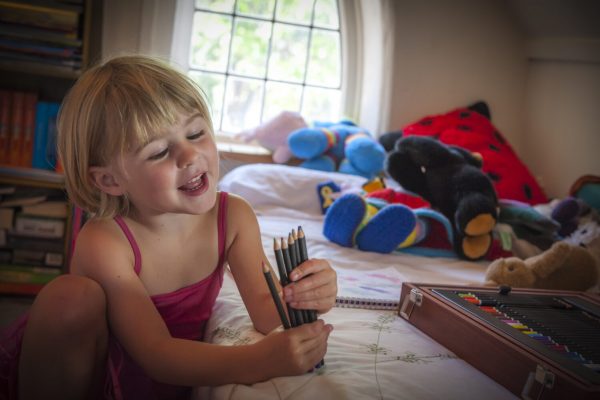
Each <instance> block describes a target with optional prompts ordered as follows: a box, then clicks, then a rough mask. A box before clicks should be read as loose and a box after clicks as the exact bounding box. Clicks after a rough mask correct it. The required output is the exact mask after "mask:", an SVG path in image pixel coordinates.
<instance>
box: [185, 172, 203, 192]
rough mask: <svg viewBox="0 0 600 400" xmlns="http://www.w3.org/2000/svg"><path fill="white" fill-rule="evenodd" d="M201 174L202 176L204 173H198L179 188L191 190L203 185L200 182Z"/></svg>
mask: <svg viewBox="0 0 600 400" xmlns="http://www.w3.org/2000/svg"><path fill="white" fill-rule="evenodd" d="M203 176H204V174H203V175H199V176H197V177H195V178H194V179H191V180H190V181H189V182H188V183H186V184H185V185H183V186H180V187H179V188H180V189H181V190H189V191H191V190H196V189H198V188H199V187H200V186H202V185H203V183H202V177H203Z"/></svg>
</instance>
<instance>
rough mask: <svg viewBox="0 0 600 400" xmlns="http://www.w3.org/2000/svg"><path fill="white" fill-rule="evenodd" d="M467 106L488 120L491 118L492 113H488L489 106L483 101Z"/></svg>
mask: <svg viewBox="0 0 600 400" xmlns="http://www.w3.org/2000/svg"><path fill="white" fill-rule="evenodd" d="M467 108H468V109H469V110H471V111H475V112H477V113H479V114H481V115H483V116H484V117H486V118H487V119H489V120H490V121H491V120H492V114H491V113H490V108H489V107H488V105H487V103H486V102H485V101H478V102H476V103H473V104H471V105H470V106H469V107H467Z"/></svg>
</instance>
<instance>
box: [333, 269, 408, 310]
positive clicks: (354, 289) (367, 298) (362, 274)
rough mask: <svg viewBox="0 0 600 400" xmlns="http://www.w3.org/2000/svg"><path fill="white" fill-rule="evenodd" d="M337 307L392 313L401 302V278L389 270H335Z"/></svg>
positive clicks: (395, 272)
mask: <svg viewBox="0 0 600 400" xmlns="http://www.w3.org/2000/svg"><path fill="white" fill-rule="evenodd" d="M336 273H337V279H338V294H337V297H336V299H335V303H336V307H342V308H366V309H379V310H395V309H397V308H398V306H399V302H400V289H401V287H402V282H403V278H402V275H401V274H400V273H399V272H398V271H396V269H394V268H392V267H387V268H383V269H374V270H349V269H336Z"/></svg>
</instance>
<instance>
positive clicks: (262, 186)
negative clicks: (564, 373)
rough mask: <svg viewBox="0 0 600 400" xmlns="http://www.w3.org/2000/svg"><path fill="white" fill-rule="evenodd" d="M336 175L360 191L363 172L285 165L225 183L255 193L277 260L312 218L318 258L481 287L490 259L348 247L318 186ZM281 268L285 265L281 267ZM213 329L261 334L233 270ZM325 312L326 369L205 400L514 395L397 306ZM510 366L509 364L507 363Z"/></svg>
mask: <svg viewBox="0 0 600 400" xmlns="http://www.w3.org/2000/svg"><path fill="white" fill-rule="evenodd" d="M327 180H334V181H335V182H336V183H337V184H338V185H341V186H342V188H343V189H344V190H353V189H359V188H360V185H361V184H362V183H363V182H364V180H363V179H362V178H358V177H353V176H349V175H342V174H333V173H328V174H327V173H321V172H317V171H309V170H305V169H300V168H295V167H286V166H280V165H257V164H254V165H249V166H243V167H239V168H237V169H235V170H233V171H232V172H230V173H229V174H228V175H226V176H225V177H224V178H223V180H222V182H221V189H222V190H225V191H228V192H231V193H236V194H239V195H241V196H243V197H245V198H246V199H247V200H248V201H249V202H250V203H251V204H252V205H253V206H254V208H255V210H256V212H257V215H258V217H259V223H260V226H261V231H262V240H263V244H264V247H265V253H266V254H267V255H268V256H269V257H270V261H271V264H272V265H273V266H275V261H274V258H273V250H272V243H273V238H274V237H281V236H287V234H288V232H289V231H290V230H291V229H292V228H296V227H297V226H298V225H302V228H303V230H304V232H305V234H306V237H307V246H308V251H309V255H310V256H311V257H314V258H326V259H328V260H329V261H330V262H331V264H332V265H333V267H334V268H335V269H338V270H340V269H355V270H368V269H381V268H386V267H393V268H395V269H396V270H397V271H398V272H399V273H400V274H401V276H402V277H403V279H404V280H405V281H407V282H420V283H451V284H481V283H482V282H483V276H484V270H485V264H481V263H472V262H465V261H461V260H457V259H447V258H426V257H418V256H412V255H405V254H377V253H367V252H362V251H359V250H354V249H348V248H343V247H340V246H338V245H335V244H333V243H331V242H329V241H328V240H327V239H325V237H324V236H323V234H322V232H321V231H322V227H323V216H322V215H321V212H320V208H319V205H318V201H317V194H316V185H317V184H318V183H321V182H323V181H327ZM275 269H276V268H275ZM215 307H216V308H215V310H214V313H213V317H212V319H211V321H210V323H209V326H208V329H207V336H208V337H207V340H210V341H212V342H214V343H220V344H226V345H240V344H245V343H251V342H253V341H256V340H260V338H261V336H262V335H260V334H259V333H257V332H256V331H255V330H254V329H253V328H252V324H251V321H250V318H249V317H248V314H247V312H246V310H245V308H244V305H243V303H242V301H241V299H240V297H239V294H238V292H237V288H236V286H235V283H234V282H233V279H232V278H231V276H230V275H229V274H226V279H225V283H224V286H223V289H222V291H221V293H220V295H219V298H218V300H217V304H216V306H215ZM322 318H323V319H324V320H325V321H326V322H328V323H331V324H333V326H334V331H333V332H332V334H331V336H330V339H329V342H328V350H327V354H326V356H325V367H323V368H321V369H319V370H316V371H315V372H311V373H306V374H304V375H301V376H295V377H285V378H275V379H271V380H269V381H267V382H262V383H258V384H254V385H224V386H220V387H216V388H197V390H196V393H195V397H196V398H213V399H336V400H337V399H460V400H465V399H476V398H485V399H507V398H514V396H513V395H512V394H511V393H510V392H508V391H507V390H506V389H504V388H503V387H502V386H500V385H498V384H497V383H495V382H494V381H493V380H492V379H491V378H489V377H487V376H486V375H484V374H482V373H481V372H479V371H478V370H477V369H475V368H473V367H472V366H470V365H469V364H468V363H466V362H465V361H463V360H461V359H459V358H457V356H456V355H454V354H453V353H452V352H451V351H449V350H448V349H446V348H444V347H443V346H441V345H439V344H438V343H436V342H435V341H433V340H432V339H430V338H429V337H428V336H427V335H425V334H424V333H422V332H421V331H419V330H418V329H416V328H415V327H413V326H412V325H411V324H409V323H408V322H406V321H405V320H403V319H401V318H400V317H399V316H398V315H397V314H396V313H395V312H392V311H381V310H365V309H348V308H334V309H332V310H331V311H330V312H329V313H327V314H325V315H323V316H322ZM498 368H502V366H498Z"/></svg>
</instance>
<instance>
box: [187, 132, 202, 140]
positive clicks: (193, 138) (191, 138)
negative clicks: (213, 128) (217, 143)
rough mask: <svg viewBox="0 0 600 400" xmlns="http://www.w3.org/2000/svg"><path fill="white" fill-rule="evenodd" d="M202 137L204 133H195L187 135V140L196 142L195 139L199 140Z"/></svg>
mask: <svg viewBox="0 0 600 400" xmlns="http://www.w3.org/2000/svg"><path fill="white" fill-rule="evenodd" d="M202 136H204V131H203V130H202V131H199V132H196V133H192V134H191V135H189V136H188V137H187V138H188V140H196V139H200V138H201V137H202Z"/></svg>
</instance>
